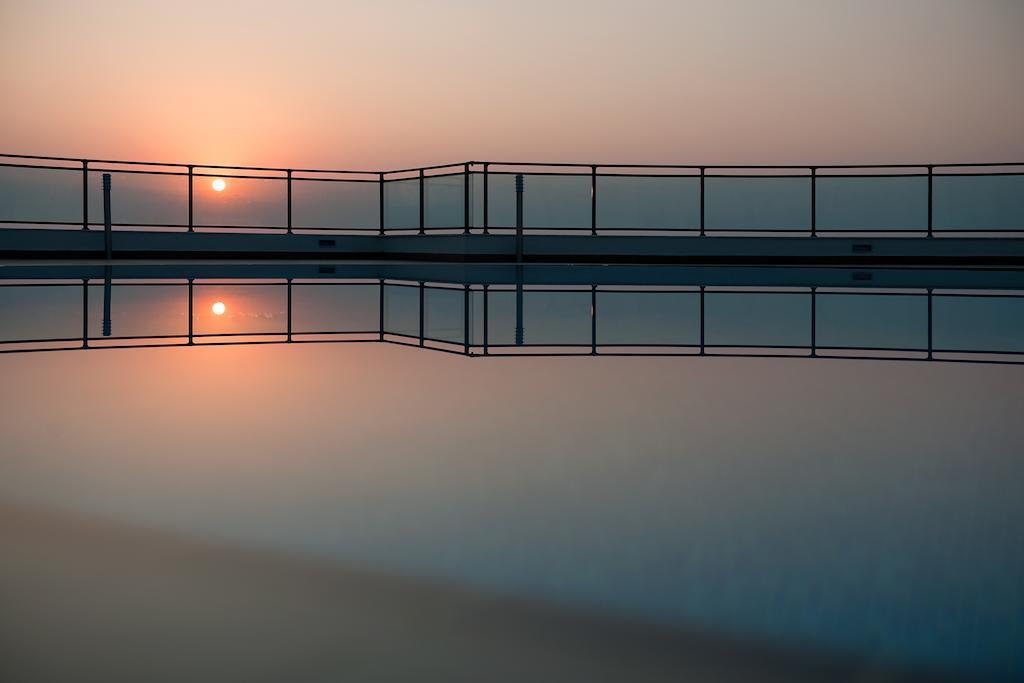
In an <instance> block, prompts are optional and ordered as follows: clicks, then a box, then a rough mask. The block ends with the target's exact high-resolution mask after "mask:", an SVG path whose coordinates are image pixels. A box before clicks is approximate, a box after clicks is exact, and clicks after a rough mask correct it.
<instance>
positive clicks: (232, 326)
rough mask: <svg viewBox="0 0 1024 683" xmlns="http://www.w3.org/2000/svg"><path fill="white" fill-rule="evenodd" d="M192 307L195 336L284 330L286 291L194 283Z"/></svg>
mask: <svg viewBox="0 0 1024 683" xmlns="http://www.w3.org/2000/svg"><path fill="white" fill-rule="evenodd" d="M192 306H193V308H192V311H193V313H192V315H193V329H194V331H195V334H197V335H221V334H224V335H227V334H284V333H285V332H287V331H288V292H287V288H286V286H285V285H284V284H280V285H279V284H271V285H255V284H253V285H219V284H196V285H194V287H193V304H192Z"/></svg>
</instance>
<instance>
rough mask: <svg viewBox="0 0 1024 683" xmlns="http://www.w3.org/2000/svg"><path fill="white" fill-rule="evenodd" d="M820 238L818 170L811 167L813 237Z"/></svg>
mask: <svg viewBox="0 0 1024 683" xmlns="http://www.w3.org/2000/svg"><path fill="white" fill-rule="evenodd" d="M817 236H818V169H817V168H815V167H814V166H811V237H817Z"/></svg>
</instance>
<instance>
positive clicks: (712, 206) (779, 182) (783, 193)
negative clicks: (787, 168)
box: [704, 176, 811, 230]
mask: <svg viewBox="0 0 1024 683" xmlns="http://www.w3.org/2000/svg"><path fill="white" fill-rule="evenodd" d="M704 183H705V185H704V194H705V196H704V221H705V226H706V228H707V229H708V230H715V229H720V230H809V229H810V227H811V181H810V178H809V177H798V178H792V177H787V178H775V177H725V176H718V177H708V178H706V179H705V181H704Z"/></svg>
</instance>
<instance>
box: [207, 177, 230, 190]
mask: <svg viewBox="0 0 1024 683" xmlns="http://www.w3.org/2000/svg"><path fill="white" fill-rule="evenodd" d="M210 186H211V187H213V189H214V191H215V192H223V191H224V189H225V188H226V187H227V186H228V184H227V183H226V182H224V179H223V178H217V179H216V180H214V181H213V182H212V183H210Z"/></svg>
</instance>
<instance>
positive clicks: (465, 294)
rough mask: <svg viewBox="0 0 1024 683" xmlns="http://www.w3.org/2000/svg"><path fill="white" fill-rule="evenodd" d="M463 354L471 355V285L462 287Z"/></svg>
mask: <svg viewBox="0 0 1024 683" xmlns="http://www.w3.org/2000/svg"><path fill="white" fill-rule="evenodd" d="M462 288H463V289H462V352H463V353H464V354H466V355H467V356H468V355H469V285H462Z"/></svg>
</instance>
